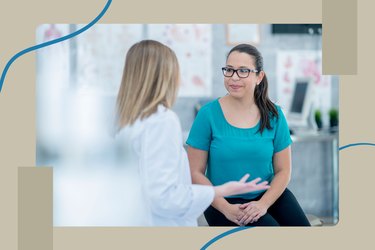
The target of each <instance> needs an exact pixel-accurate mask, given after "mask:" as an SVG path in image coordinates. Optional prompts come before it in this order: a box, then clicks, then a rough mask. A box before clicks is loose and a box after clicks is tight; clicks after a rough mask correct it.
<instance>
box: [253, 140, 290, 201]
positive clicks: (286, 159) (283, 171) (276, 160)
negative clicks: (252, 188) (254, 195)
mask: <svg viewBox="0 0 375 250" xmlns="http://www.w3.org/2000/svg"><path fill="white" fill-rule="evenodd" d="M291 154H292V153H291V148H290V146H289V147H287V148H285V149H283V150H282V151H280V152H277V153H276V154H274V156H273V169H274V173H275V176H274V178H273V180H272V182H271V184H270V186H271V187H270V188H269V189H268V190H267V191H266V193H265V194H264V195H263V196H262V198H261V199H260V201H262V202H264V203H265V204H266V205H267V208H268V207H270V206H271V205H272V204H273V203H274V202H275V201H276V200H277V199H278V198H279V197H280V195H281V194H282V193H283V192H284V190H285V188H286V187H287V186H288V184H289V181H290V176H291V172H292V160H291V158H292V157H291Z"/></svg>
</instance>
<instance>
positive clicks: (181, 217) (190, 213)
mask: <svg viewBox="0 0 375 250" xmlns="http://www.w3.org/2000/svg"><path fill="white" fill-rule="evenodd" d="M118 136H120V138H121V140H130V141H128V142H130V143H131V146H132V150H133V152H134V154H135V156H136V158H137V162H138V164H137V165H138V171H139V176H140V182H141V189H142V195H143V197H142V198H143V202H144V205H145V207H144V208H145V211H143V212H142V213H141V214H137V215H135V216H145V217H143V219H146V220H143V221H147V225H140V226H197V218H198V217H199V216H200V215H201V214H202V213H203V211H204V210H205V209H206V208H207V207H208V206H209V205H210V204H211V203H212V201H213V199H214V189H213V187H212V186H205V185H196V184H192V183H191V175H190V170H189V162H188V158H187V154H186V151H185V149H184V148H183V142H182V133H181V125H180V122H179V119H178V117H177V115H176V114H175V113H174V112H173V111H172V110H170V109H167V108H165V107H164V106H162V105H159V106H158V109H157V112H156V113H154V114H152V115H151V116H149V117H148V118H145V119H143V120H139V119H138V120H137V121H136V122H135V123H134V124H133V125H132V126H130V127H126V128H123V129H122V130H121V131H120V132H119V134H118Z"/></svg>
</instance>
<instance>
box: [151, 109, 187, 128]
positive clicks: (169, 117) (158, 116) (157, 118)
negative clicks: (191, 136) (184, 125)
mask: <svg viewBox="0 0 375 250" xmlns="http://www.w3.org/2000/svg"><path fill="white" fill-rule="evenodd" d="M144 122H145V124H147V125H148V126H155V125H163V126H164V125H166V124H169V125H171V124H172V125H178V126H179V124H180V120H179V119H178V116H177V114H176V113H175V112H174V111H173V110H171V109H169V108H166V107H164V106H163V105H159V106H158V108H157V111H156V112H155V113H153V114H152V115H150V116H149V117H148V118H145V121H144Z"/></svg>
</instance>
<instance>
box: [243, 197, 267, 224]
mask: <svg viewBox="0 0 375 250" xmlns="http://www.w3.org/2000/svg"><path fill="white" fill-rule="evenodd" d="M240 208H241V209H242V211H243V213H242V214H241V215H242V218H240V219H239V223H240V224H241V225H247V224H249V223H253V222H257V221H258V220H259V218H260V217H262V216H263V215H265V214H266V213H267V210H268V206H267V205H266V204H265V203H264V202H262V201H251V202H248V203H244V204H242V205H241V206H240Z"/></svg>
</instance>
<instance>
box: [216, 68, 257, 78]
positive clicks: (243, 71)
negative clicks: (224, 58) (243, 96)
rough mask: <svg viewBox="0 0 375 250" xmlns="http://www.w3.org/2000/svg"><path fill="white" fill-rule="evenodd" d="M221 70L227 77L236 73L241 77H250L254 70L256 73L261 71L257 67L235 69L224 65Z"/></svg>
mask: <svg viewBox="0 0 375 250" xmlns="http://www.w3.org/2000/svg"><path fill="white" fill-rule="evenodd" d="M221 70H222V71H223V75H224V76H225V77H232V76H233V75H234V73H236V74H237V76H238V77H239V78H246V77H248V76H249V74H250V72H254V73H257V72H259V71H258V70H256V69H247V68H240V69H233V68H229V67H222V68H221Z"/></svg>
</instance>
